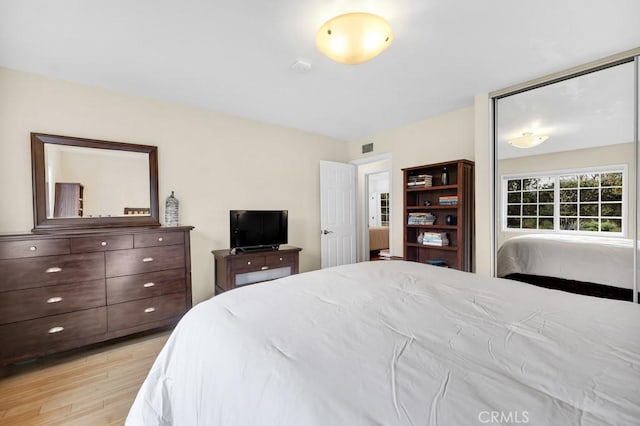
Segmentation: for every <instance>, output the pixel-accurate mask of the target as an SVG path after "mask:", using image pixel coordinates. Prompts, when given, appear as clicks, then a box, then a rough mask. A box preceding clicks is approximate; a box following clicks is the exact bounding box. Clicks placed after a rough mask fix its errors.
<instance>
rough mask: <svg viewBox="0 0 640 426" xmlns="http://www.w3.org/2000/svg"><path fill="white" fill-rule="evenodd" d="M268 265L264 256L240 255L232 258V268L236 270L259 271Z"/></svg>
mask: <svg viewBox="0 0 640 426" xmlns="http://www.w3.org/2000/svg"><path fill="white" fill-rule="evenodd" d="M237 256H238V255H237ZM266 265H267V263H266V260H265V257H264V256H252V257H249V258H243V256H242V255H239V257H238V258H234V259H231V269H232V270H234V271H259V270H260V269H261V268H263V267H265V266H266Z"/></svg>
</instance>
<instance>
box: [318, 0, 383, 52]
mask: <svg viewBox="0 0 640 426" xmlns="http://www.w3.org/2000/svg"><path fill="white" fill-rule="evenodd" d="M392 39H393V35H392V34H391V27H389V24H388V23H387V21H385V20H384V19H383V18H381V17H379V16H377V15H373V14H371V13H363V12H354V13H347V14H344V15H339V16H336V17H335V18H332V19H329V20H328V21H327V22H325V23H324V25H322V27H320V29H319V30H318V35H317V37H316V45H317V46H318V49H320V51H321V52H322V53H324V54H325V55H327V56H328V57H329V58H331V59H333V60H334V61H336V62H339V63H341V64H349V65H354V64H361V63H363V62H366V61H368V60H370V59H373V58H375V57H376V56H378V55H379V54H380V53H382V52H383V51H384V50H385V49H386V48H387V47H389V45H390V44H391V41H392Z"/></svg>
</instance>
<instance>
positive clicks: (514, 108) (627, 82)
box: [496, 62, 635, 159]
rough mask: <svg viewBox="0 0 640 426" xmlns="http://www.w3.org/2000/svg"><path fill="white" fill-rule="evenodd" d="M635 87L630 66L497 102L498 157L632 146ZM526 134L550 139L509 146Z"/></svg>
mask: <svg viewBox="0 0 640 426" xmlns="http://www.w3.org/2000/svg"><path fill="white" fill-rule="evenodd" d="M634 82H635V71H634V63H633V62H629V63H625V64H622V65H617V66H615V67H612V68H606V69H604V70H600V71H597V72H592V73H589V74H585V75H581V76H579V77H574V78H572V79H569V80H564V81H561V82H558V83H554V84H551V85H548V86H543V87H540V88H537V89H532V90H529V91H526V92H522V93H518V94H515V95H511V96H507V97H505V98H502V99H499V100H498V103H497V106H496V113H497V124H496V129H497V131H496V134H497V135H496V141H497V151H498V158H500V159H505V158H515V157H525V156H530V155H539V154H550V153H554V152H562V151H573V150H576V149H585V148H594V147H599V146H605V145H615V144H621V143H630V142H633V140H634V131H635V128H634V114H635V109H634V88H635V84H634ZM525 132H531V133H533V134H536V135H547V136H549V139H547V140H546V141H545V142H544V143H542V144H541V145H538V146H536V147H533V148H527V149H522V148H516V147H513V146H511V145H509V143H508V140H510V139H514V138H517V137H518V136H522V134H523V133H525Z"/></svg>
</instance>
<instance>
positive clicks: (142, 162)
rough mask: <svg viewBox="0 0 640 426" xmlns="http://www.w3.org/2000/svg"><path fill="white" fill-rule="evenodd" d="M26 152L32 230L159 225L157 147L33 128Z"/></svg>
mask: <svg viewBox="0 0 640 426" xmlns="http://www.w3.org/2000/svg"><path fill="white" fill-rule="evenodd" d="M31 155H32V176H33V196H34V225H35V227H34V231H48V230H57V229H60V230H63V229H64V230H69V229H76V228H80V229H84V228H104V227H121V226H159V225H160V223H159V221H158V172H157V170H158V160H157V147H155V146H150V145H136V144H128V143H122V142H109V141H101V140H94V139H83V138H75V137H68V136H56V135H46V134H40V133H32V134H31ZM132 206H133V207H132Z"/></svg>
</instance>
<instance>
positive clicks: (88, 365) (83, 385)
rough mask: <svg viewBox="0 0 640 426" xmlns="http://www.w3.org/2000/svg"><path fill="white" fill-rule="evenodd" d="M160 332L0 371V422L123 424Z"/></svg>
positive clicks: (163, 339)
mask: <svg viewBox="0 0 640 426" xmlns="http://www.w3.org/2000/svg"><path fill="white" fill-rule="evenodd" d="M169 333H170V331H163V332H160V333H156V334H151V335H147V336H143V337H138V338H136V339H128V340H124V341H120V342H117V343H115V344H110V345H101V346H99V347H93V348H91V349H89V350H84V351H78V352H74V353H73V354H70V355H69V354H67V355H65V356H56V357H51V358H48V359H47V358H45V359H42V360H40V361H36V362H32V363H29V364H22V365H14V366H10V367H7V368H5V369H1V370H0V425H65V426H66V425H82V426H86V425H122V424H124V420H125V418H126V416H127V413H128V412H129V408H130V407H131V404H132V403H133V400H134V398H135V396H136V394H137V392H138V389H139V388H140V385H141V384H142V382H143V380H144V378H145V377H146V375H147V373H148V372H149V369H150V368H151V365H152V364H153V361H154V360H155V358H156V356H157V355H158V353H159V352H160V349H162V346H163V345H164V343H165V342H166V340H167V338H168V337H169Z"/></svg>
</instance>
